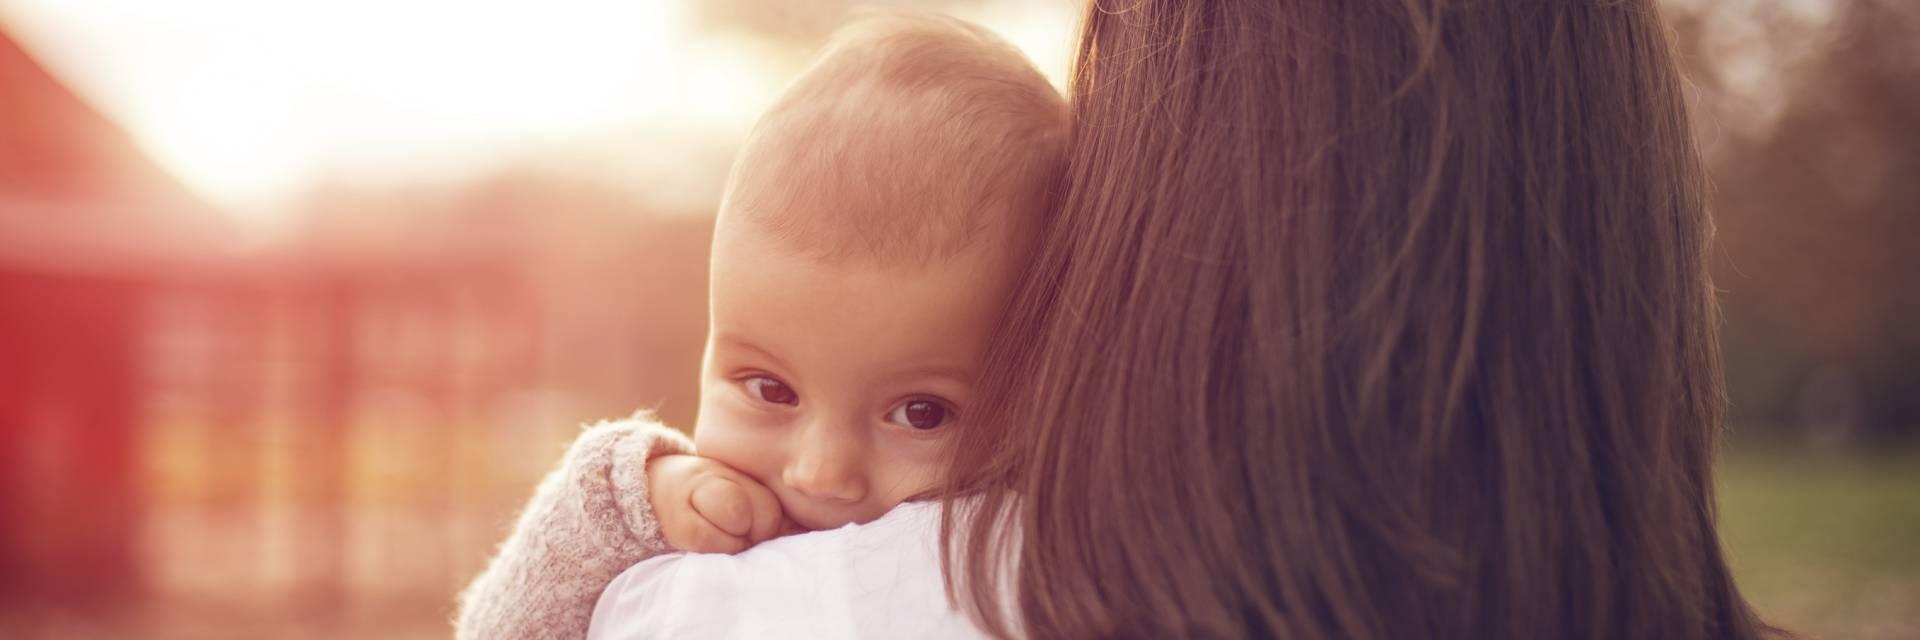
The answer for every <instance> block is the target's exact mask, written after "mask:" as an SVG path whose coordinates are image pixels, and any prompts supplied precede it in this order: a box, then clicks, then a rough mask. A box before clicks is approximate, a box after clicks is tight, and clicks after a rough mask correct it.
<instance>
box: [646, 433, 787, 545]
mask: <svg viewBox="0 0 1920 640" xmlns="http://www.w3.org/2000/svg"><path fill="white" fill-rule="evenodd" d="M647 488H648V497H649V498H650V500H651V502H652V503H653V513H654V518H655V519H656V520H657V521H658V522H659V523H660V534H661V536H662V537H664V538H666V540H667V544H668V545H670V546H672V547H673V548H675V549H678V550H681V551H693V552H698V553H738V552H740V551H745V550H746V549H747V548H748V547H751V546H753V545H756V544H759V543H761V542H765V541H766V540H767V539H769V538H773V537H774V536H775V535H777V534H779V532H780V526H781V512H780V501H779V500H778V499H776V498H774V496H773V492H772V491H770V490H768V489H767V487H766V486H765V485H762V484H760V483H759V482H758V481H755V480H754V479H753V478H750V477H748V476H747V475H746V474H744V473H740V472H739V471H736V470H734V469H733V468H732V467H729V466H727V465H724V464H721V463H719V462H716V461H714V460H712V459H709V458H702V457H699V456H691V455H668V456H660V457H658V458H654V459H653V460H651V461H649V462H648V463H647Z"/></svg>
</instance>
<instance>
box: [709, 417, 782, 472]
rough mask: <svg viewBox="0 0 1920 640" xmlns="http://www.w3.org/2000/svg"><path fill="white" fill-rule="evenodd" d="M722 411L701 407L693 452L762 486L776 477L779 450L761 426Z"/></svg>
mask: <svg viewBox="0 0 1920 640" xmlns="http://www.w3.org/2000/svg"><path fill="white" fill-rule="evenodd" d="M743 418H744V416H739V415H736V414H735V412H730V411H727V410H726V409H725V408H724V407H712V406H703V407H702V409H701V411H700V419H699V420H698V421H697V422H696V423H695V426H694V431H693V446H694V450H695V451H696V452H698V453H699V454H700V456H701V457H703V458H707V459H710V460H714V461H717V462H719V463H721V464H724V465H727V466H729V467H733V468H734V469H735V470H738V471H740V472H741V473H745V474H747V475H749V476H752V477H753V478H754V479H756V480H759V481H761V482H763V483H764V482H767V481H768V478H769V477H774V476H778V475H779V474H778V469H779V467H780V453H779V451H780V447H779V443H778V442H777V441H776V439H775V438H772V437H770V436H771V434H770V432H769V431H768V430H767V429H766V428H765V427H764V426H761V425H754V424H749V423H748V422H747V421H746V420H744V419H743Z"/></svg>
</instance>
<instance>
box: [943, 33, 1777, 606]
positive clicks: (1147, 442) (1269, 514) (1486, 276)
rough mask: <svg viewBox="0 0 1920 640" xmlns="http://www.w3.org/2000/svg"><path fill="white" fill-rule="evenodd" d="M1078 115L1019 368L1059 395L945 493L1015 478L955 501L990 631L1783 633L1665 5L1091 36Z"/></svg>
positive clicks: (961, 564)
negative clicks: (1727, 497)
mask: <svg viewBox="0 0 1920 640" xmlns="http://www.w3.org/2000/svg"><path fill="white" fill-rule="evenodd" d="M1074 88H1075V95H1074V96H1073V109H1074V118H1075V123H1074V127H1075V136H1074V141H1073V142H1072V146H1071V149H1070V152H1069V153H1070V165H1071V166H1070V176H1069V179H1068V185H1067V189H1066V195H1065V202H1064V205H1063V208H1062V210H1061V212H1060V213H1059V214H1058V215H1059V218H1058V219H1057V220H1056V221H1055V224H1054V225H1053V231H1052V234H1051V235H1050V236H1049V237H1048V238H1047V239H1046V240H1045V241H1044V242H1043V246H1044V247H1046V249H1045V252H1044V253H1043V255H1042V256H1041V257H1040V258H1039V260H1038V263H1037V264H1036V266H1035V269H1034V273H1035V274H1036V276H1035V278H1034V280H1033V282H1031V283H1029V286H1028V287H1027V289H1026V290H1024V291H1023V292H1022V294H1021V298H1019V299H1018V300H1016V302H1015V308H1016V312H1015V315H1014V317H1013V318H1012V319H1011V329H1010V331H1009V334H1010V335H1012V336H1015V339H1013V340H1010V341H1009V344H1007V345H1006V346H1005V348H1004V350H1003V353H1002V354H1001V355H1002V357H1001V359H1000V360H998V361H997V362H998V365H999V366H1000V367H1001V370H1002V371H1004V372H1008V373H1007V374H1006V375H1003V376H1002V379H1007V380H1012V379H1018V378H1020V377H1021V376H1017V375H1013V373H1012V372H1025V373H1029V374H1030V375H1031V376H1032V379H1031V382H1029V383H1027V384H1025V385H1023V386H1022V387H1020V388H1008V389H1004V390H1003V392H1005V393H1008V394H1011V395H1010V397H1011V398H1013V400H1012V401H1011V404H1010V406H1009V407H1008V412H1007V415H1006V416H1005V418H1006V419H1004V420H998V421H995V422H996V423H999V424H1008V425H1019V428H1015V429H1009V430H1006V431H999V432H993V431H979V432H972V433H967V434H965V435H964V436H963V437H965V438H969V439H970V440H968V441H967V442H963V443H962V445H961V453H960V454H959V457H958V459H957V460H956V463H955V465H954V468H955V469H991V470H997V473H987V474H957V475H956V477H955V482H956V483H957V484H958V485H960V486H964V487H969V488H974V489H979V490H982V491H984V492H985V495H986V500H985V502H984V507H983V509H984V510H983V511H967V512H965V515H968V516H970V517H968V518H959V519H956V520H955V522H956V523H962V524H960V525H958V527H959V528H960V529H962V530H961V531H956V533H961V534H963V535H961V536H958V537H956V538H955V540H964V541H965V544H957V543H956V544H954V550H955V551H957V552H959V555H958V556H957V558H956V559H957V560H958V563H957V564H956V565H955V568H956V576H955V577H956V580H957V586H958V587H959V588H960V589H961V590H962V591H963V593H965V594H968V595H969V596H970V598H969V599H970V601H972V602H974V603H975V604H976V606H978V607H979V608H980V609H979V610H980V612H981V613H982V614H983V616H984V617H985V618H986V619H987V620H988V622H989V624H990V625H993V624H1008V623H1011V624H1008V626H1010V627H1015V628H1022V629H1024V630H1025V631H1026V633H1028V634H1030V635H1034V636H1038V637H1055V636H1061V637H1081V636H1089V635H1095V636H1111V635H1129V636H1131V635H1140V636H1163V635H1182V636H1186V635H1205V636H1241V635H1266V636H1282V637H1307V638H1311V637H1340V638H1380V637H1407V636H1411V637H1473V638H1482V637H1593V638H1616V637H1752V636H1755V635H1757V634H1758V633H1760V631H1761V630H1762V626H1761V625H1760V624H1759V622H1758V621H1757V620H1756V619H1755V618H1754V617H1753V615H1752V613H1751V612H1750V611H1749V610H1748V608H1747V606H1746V604H1745V603H1744V602H1743V601H1742V600H1741V599H1740V597H1739V595H1738V593H1737V590H1736V589H1735V588H1734V586H1733V584H1732V582H1731V580H1730V578H1729V577H1728V572H1727V569H1726V566H1725V563H1724V561H1723V559H1722V557H1721V552H1720V549H1719V544H1718V540H1717V538H1716V536H1715V533H1714V526H1713V514H1712V488H1711V483H1710V481H1709V468H1710V465H1711V459H1712V453H1713V450H1714V441H1715V437H1716V434H1717V431H1718V429H1719V425H1720V419H1721V418H1720V412H1721V411H1720V407H1721V402H1722V400H1721V392H1720V380H1719V369H1718V367H1719V365H1718V355H1717V352H1716V345H1715V342H1714V340H1715V339H1714V332H1713V321H1714V309H1713V301H1712V298H1711V295H1710V288H1709V283H1708V280H1707V276H1706V270H1705V262H1704V250H1705V246H1706V243H1707V240H1708V234H1709V223H1708V220H1707V218H1706V216H1705V212H1704V210H1703V208H1702V204H1701V188H1702V187H1701V184H1700V174H1699V168H1698V167H1697V159H1696V157H1695V152H1694V149H1693V143H1692V140H1691V138H1690V133H1689V131H1688V127H1687V123H1686V120H1685V114H1684V110H1683V106H1682V103H1681V95H1680V87H1679V78H1678V76H1677V72H1676V70H1675V67H1674V64H1673V61H1672V53H1671V51H1670V50H1669V46H1668V43H1667V41H1666V35H1665V32H1664V31H1663V28H1662V26H1661V23H1660V21H1659V19H1658V15H1657V12H1656V11H1655V9H1654V7H1653V4H1652V2H1650V1H1644V0H1643V1H1638V2H1507V3H1499V2H1481V3H1470V4H1467V3H1460V4H1456V3H1445V2H1345V3H1311V2H1295V3H1273V2H1253V1H1247V2H1179V1H1174V0H1159V1H1155V0H1143V1H1141V2H1129V3H1124V6H1119V5H1116V6H1106V5H1105V4H1104V3H1097V4H1096V6H1095V7H1094V8H1093V9H1092V11H1091V12H1090V14H1089V22H1088V24H1087V27H1086V33H1085V40H1084V41H1083V43H1082V49H1081V58H1080V60H1079V62H1078V65H1077V68H1076V78H1075V82H1074ZM1021 337H1025V338H1027V339H1028V340H1029V341H1022V340H1021V339H1020V338H1021ZM1029 389H1031V390H1034V391H1031V392H1027V391H1026V390H1029ZM953 513H961V512H960V511H958V510H954V511H953ZM1003 518H1004V520H1003ZM1006 522H1011V523H1014V525H1015V526H1013V527H1012V528H1014V529H1017V530H1020V531H1022V532H1023V535H1024V544H1022V545H1019V546H1018V547H1017V548H1016V547H1015V546H1013V545H996V544H994V543H993V542H992V541H993V540H994V536H993V534H994V532H995V531H996V530H1000V529H1002V528H1004V525H1005V523H1006ZM1003 554H1004V555H1005V556H1007V557H1012V558H1014V559H1016V560H1017V561H1018V563H1019V566H1020V570H1019V572H1018V575H1019V576H1020V577H1019V578H1018V580H1017V582H1016V585H1015V586H1016V587H1017V592H1018V593H1019V596H1018V600H1017V602H1016V603H1015V604H1017V606H1018V609H1019V611H1020V617H1019V619H1018V620H1004V619H1000V618H998V617H997V616H995V615H990V613H991V612H994V611H999V610H1000V608H999V604H997V603H996V597H995V594H996V589H998V588H999V587H998V585H997V584H996V582H995V581H994V580H993V579H992V575H993V573H994V571H995V562H996V561H997V559H999V558H1001V557H1003Z"/></svg>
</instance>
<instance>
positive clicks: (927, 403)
mask: <svg viewBox="0 0 1920 640" xmlns="http://www.w3.org/2000/svg"><path fill="white" fill-rule="evenodd" d="M952 416H953V411H952V410H949V409H947V405H946V404H944V403H942V402H940V401H938V400H927V399H915V400H908V401H906V402H902V403H900V406H898V407H894V409H893V410H892V411H889V412H887V421H888V422H891V423H894V424H897V425H900V426H903V427H912V428H915V429H919V430H921V431H929V430H932V429H937V428H939V427H941V426H942V425H945V424H947V423H948V422H952V421H953V417H952Z"/></svg>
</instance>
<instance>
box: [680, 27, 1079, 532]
mask: <svg viewBox="0 0 1920 640" xmlns="http://www.w3.org/2000/svg"><path fill="white" fill-rule="evenodd" d="M1065 138H1066V106H1065V104H1064V102H1063V101H1062V99H1061V98H1060V96H1059V94H1058V92H1056V91H1055V90H1054V89H1053V88H1052V87H1051V86H1050V85H1048V84H1047V81H1046V79H1045V78H1043V77H1042V76H1041V75H1040V73H1039V72H1037V71H1036V70H1034V68H1033V66H1032V65H1031V63H1029V62H1028V61H1027V60H1026V58H1025V57H1024V56H1022V55H1021V54H1020V53H1019V52H1018V51H1016V50H1015V49H1013V48H1012V47H1010V46H1008V45H1007V44H1006V43H1004V42H1002V41H1001V40H999V39H998V38H996V37H994V36H992V35H991V34H989V33H987V32H986V31H984V30H982V29H979V28H977V27H973V26H971V25H968V24H966V23H963V22H960V21H958V20H953V19H949V18H943V17H935V16H908V15H900V14H887V15H881V16H874V17H868V18H865V19H862V20H859V21H857V22H855V23H854V24H852V25H850V26H848V27H846V28H843V29H842V30H841V31H840V32H839V33H837V34H836V35H835V37H834V39H833V41H832V43H831V44H830V45H829V46H828V48H827V50H826V51H825V52H824V53H823V54H821V56H820V57H819V58H818V59H817V60H816V61H815V62H814V64H813V66H811V67H810V68H808V70H807V71H806V72H805V73H804V74H803V75H802V76H801V77H800V79H799V80H797V81H796V82H795V83H794V84H793V85H792V86H791V87H789V88H788V89H787V91H786V93H785V94H784V95H783V96H782V97H781V98H780V100H779V101H778V102H777V103H776V104H775V105H774V106H773V108H772V109H770V110H769V111H768V112H767V114H766V115H764V116H763V117H762V118H761V120H760V122H759V123H758V124H757V125H755V127H754V131H753V133H752V135H751V136H750V138H749V140H748V142H747V144H746V147H745V149H744V150H743V151H742V153H741V155H740V157H739V159H738V160H737V161H736V162H735V164H734V167H733V174H732V176H731V177H730V178H729V180H728V184H727V192H726V196H725V198H724V200H723V201H722V204H721V210H720V216H719V220H718V222H717V224H716V228H715V230H714V244H713V263H712V289H711V292H710V304H711V312H712V325H711V327H710V328H709V334H708V338H707V353H706V361H705V364H704V366H703V371H702V374H701V392H700V418H699V422H698V424H697V425H696V427H695V430H694V438H695V440H696V442H697V444H698V446H699V451H700V454H701V455H703V456H707V457H710V458H714V459H716V460H719V461H721V462H724V463H726V464H728V465H730V466H733V467H734V468H737V469H739V470H741V471H743V472H745V473H747V474H749V475H752V476H754V477H755V478H757V479H759V480H760V481H761V482H762V483H764V484H766V485H767V487H768V488H770V489H772V490H773V492H774V493H775V494H776V495H777V496H779V498H780V502H781V505H782V506H783V508H784V509H785V510H786V513H787V516H788V517H790V518H792V519H793V520H794V521H795V522H796V523H798V524H800V525H801V526H804V527H806V528H808V529H824V528H832V527H837V526H839V525H842V524H846V523H849V522H866V521H868V520H872V519H874V518H876V517H879V516H880V515H881V514H883V513H885V512H886V511H887V510H889V509H891V508H893V506H895V505H897V504H899V503H900V502H902V501H904V500H906V499H908V498H910V497H912V496H914V495H917V494H920V493H923V492H925V491H927V490H929V489H933V488H935V483H936V482H937V481H938V479H939V477H940V473H941V471H942V468H941V465H942V463H943V461H944V460H945V454H946V443H947V442H948V441H949V440H950V434H951V432H952V430H954V429H959V428H965V424H966V421H967V419H968V411H969V407H970V403H972V402H973V401H975V398H974V397H973V396H972V390H973V386H974V383H975V378H976V376H977V375H978V372H979V369H980V367H981V366H982V365H983V360H984V359H985V356H986V353H987V349H988V346H989V342H990V341H991V340H992V338H993V336H994V330H995V325H996V324H997V322H998V320H999V319H1000V316H1001V313H1002V311H1003V310H1004V307H1005V303H1006V300H1007V297H1008V295H1009V294H1010V291H1011V289H1012V287H1013V283H1014V279H1015V275H1016V273H1017V272H1018V271H1020V270H1021V269H1022V268H1023V267H1024V266H1025V265H1026V262H1027V257H1028V253H1029V252H1030V250H1031V249H1032V241H1033V237H1034V236H1035V235H1037V233H1038V231H1039V227H1040V225H1041V221H1042V219H1043V218H1044V216H1045V215H1046V211H1047V209H1048V207H1050V206H1051V205H1050V202H1049V200H1050V198H1049V192H1050V190H1051V189H1052V187H1053V185H1054V183H1055V182H1056V180H1057V179H1058V177H1059V175H1060V170H1061V166H1060V164H1061V153H1062V148H1063V147H1064V145H1065Z"/></svg>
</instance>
